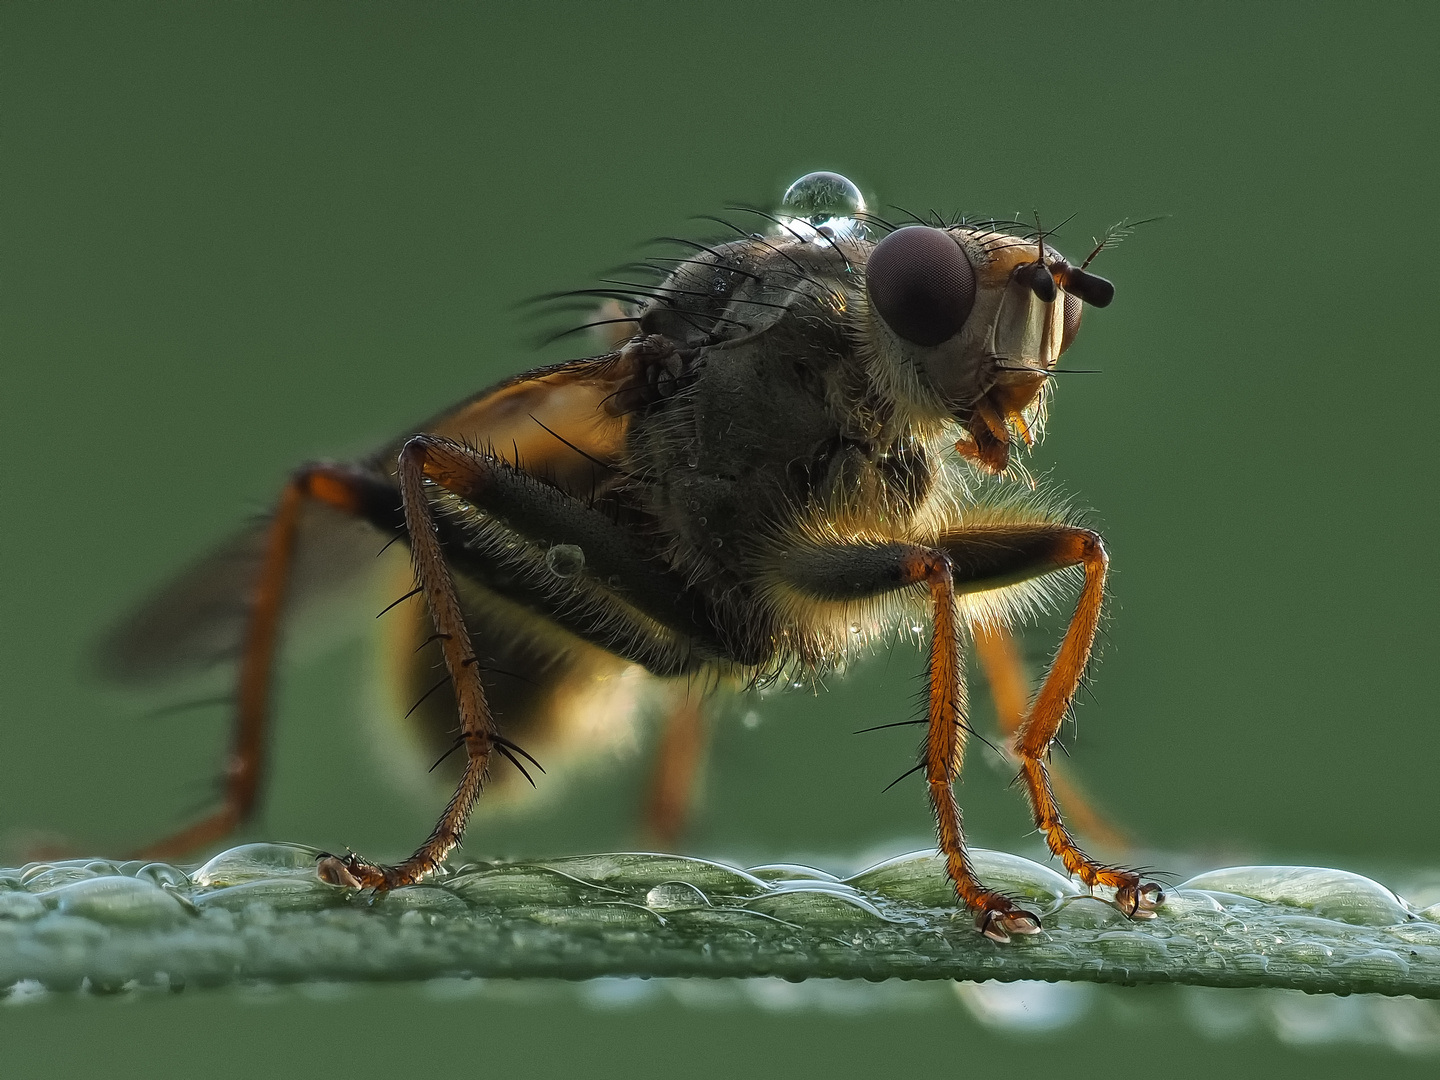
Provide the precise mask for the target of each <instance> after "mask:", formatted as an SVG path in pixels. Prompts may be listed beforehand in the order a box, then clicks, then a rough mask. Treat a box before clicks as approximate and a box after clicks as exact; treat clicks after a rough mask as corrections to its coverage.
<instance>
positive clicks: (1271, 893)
mask: <svg viewBox="0 0 1440 1080" xmlns="http://www.w3.org/2000/svg"><path fill="white" fill-rule="evenodd" d="M1180 888H1182V889H1203V890H1205V891H1207V892H1228V893H1235V894H1237V895H1239V896H1249V897H1252V898H1253V899H1256V900H1263V901H1265V902H1267V903H1271V904H1285V905H1287V906H1289V907H1298V908H1306V909H1308V910H1309V911H1311V912H1312V913H1314V914H1315V915H1318V916H1320V917H1321V918H1323V919H1334V920H1336V921H1338V922H1345V923H1351V924H1352V925H1356V926H1393V925H1394V924H1396V923H1402V922H1406V921H1408V920H1409V919H1410V918H1411V915H1410V912H1409V911H1408V910H1406V908H1405V905H1404V904H1402V903H1401V902H1400V899H1399V898H1398V897H1397V896H1396V895H1395V894H1394V893H1393V892H1391V891H1390V890H1389V889H1387V888H1386V887H1385V886H1384V885H1381V884H1380V883H1379V882H1378V881H1372V880H1371V879H1370V878H1367V877H1363V876H1361V875H1360V874H1355V873H1351V872H1350V871H1348V870H1332V869H1329V868H1327V867H1322V866H1232V867H1229V868H1227V869H1224V870H1211V871H1209V872H1207V873H1204V874H1201V875H1200V876H1199V877H1193V878H1191V879H1190V880H1189V881H1186V882H1184V883H1182V884H1181V886H1180Z"/></svg>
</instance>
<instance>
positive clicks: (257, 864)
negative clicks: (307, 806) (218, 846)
mask: <svg viewBox="0 0 1440 1080" xmlns="http://www.w3.org/2000/svg"><path fill="white" fill-rule="evenodd" d="M322 854H323V852H321V851H320V850H319V849H318V848H312V847H303V846H301V845H300V844H241V845H240V846H239V847H233V848H231V849H230V850H229V851H222V852H221V853H220V854H219V855H216V856H215V857H214V858H213V859H211V860H210V861H209V862H207V863H206V864H205V865H204V866H202V867H200V869H199V870H196V871H195V873H194V875H193V876H192V878H191V880H193V881H194V882H195V884H196V885H199V886H201V887H203V888H207V889H219V888H224V887H225V886H227V885H239V884H242V883H244V882H247V881H261V880H264V879H266V878H276V877H312V878H313V877H315V861H316V859H318V858H319V857H320V856H321V855H322ZM317 880H318V879H317Z"/></svg>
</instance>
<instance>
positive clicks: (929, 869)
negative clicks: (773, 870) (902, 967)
mask: <svg viewBox="0 0 1440 1080" xmlns="http://www.w3.org/2000/svg"><path fill="white" fill-rule="evenodd" d="M970 860H971V864H972V865H973V866H974V867H975V873H976V875H977V876H978V877H979V878H980V880H981V881H983V882H985V884H987V885H989V886H990V887H991V888H992V889H998V890H999V891H1000V892H1003V893H1005V894H1007V895H1009V896H1013V897H1015V898H1016V899H1017V900H1021V901H1024V902H1026V903H1027V905H1029V906H1035V907H1038V908H1039V910H1040V914H1042V915H1043V914H1045V913H1046V912H1047V911H1050V910H1053V909H1054V908H1056V907H1058V906H1059V904H1060V901H1061V900H1062V899H1064V898H1065V897H1066V896H1073V895H1074V894H1075V892H1076V888H1075V883H1074V882H1072V881H1071V880H1070V879H1069V878H1067V877H1063V876H1062V875H1060V874H1058V873H1056V872H1055V871H1054V870H1051V869H1050V868H1049V867H1048V866H1041V865H1040V864H1039V863H1036V862H1031V861H1030V860H1029V859H1023V858H1021V857H1020V856H1019V855H1011V854H1009V853H1008V852H1004V851H987V850H985V849H984V848H972V849H971V851H970ZM846 884H848V885H853V886H854V887H855V888H857V889H860V890H861V891H863V892H867V893H879V894H881V895H882V896H886V897H891V898H893V899H896V900H904V901H908V902H909V903H912V904H920V905H922V906H924V907H956V906H957V905H958V904H959V900H957V899H956V897H955V887H954V885H952V884H951V883H950V879H949V877H947V876H946V873H945V862H944V860H943V859H941V858H939V857H938V856H937V854H936V853H935V852H934V851H917V852H914V853H912V854H910V855H901V856H900V857H899V858H895V859H890V860H889V861H887V862H883V863H880V864H879V865H878V866H872V867H870V869H868V870H864V871H862V872H861V873H859V874H856V875H855V876H854V877H852V878H848V879H846Z"/></svg>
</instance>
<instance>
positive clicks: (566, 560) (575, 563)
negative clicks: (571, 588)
mask: <svg viewBox="0 0 1440 1080" xmlns="http://www.w3.org/2000/svg"><path fill="white" fill-rule="evenodd" d="M545 566H546V568H547V569H548V570H549V571H550V572H551V573H552V574H554V575H555V576H556V577H561V578H572V577H574V576H575V575H577V574H578V573H580V571H582V570H584V569H585V552H584V551H583V550H582V549H581V548H580V547H579V546H578V545H576V544H555V545H553V546H552V547H551V548H550V550H549V551H547V552H545Z"/></svg>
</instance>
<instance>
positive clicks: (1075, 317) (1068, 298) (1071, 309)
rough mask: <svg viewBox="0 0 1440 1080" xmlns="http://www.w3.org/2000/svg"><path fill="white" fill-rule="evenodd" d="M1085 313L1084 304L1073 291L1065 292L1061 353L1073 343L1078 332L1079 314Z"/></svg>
mask: <svg viewBox="0 0 1440 1080" xmlns="http://www.w3.org/2000/svg"><path fill="white" fill-rule="evenodd" d="M1084 313H1085V305H1084V303H1083V302H1081V300H1080V298H1079V297H1078V296H1076V295H1075V294H1074V293H1068V292H1067V293H1066V294H1065V321H1064V323H1062V324H1061V331H1060V351H1061V352H1062V353H1063V352H1064V351H1065V350H1066V349H1068V348H1070V346H1071V345H1073V344H1074V343H1075V335H1076V334H1078V333H1079V332H1080V316H1081V315H1083V314H1084Z"/></svg>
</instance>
